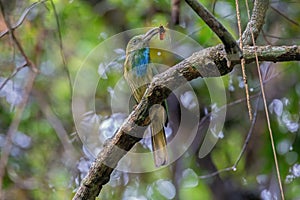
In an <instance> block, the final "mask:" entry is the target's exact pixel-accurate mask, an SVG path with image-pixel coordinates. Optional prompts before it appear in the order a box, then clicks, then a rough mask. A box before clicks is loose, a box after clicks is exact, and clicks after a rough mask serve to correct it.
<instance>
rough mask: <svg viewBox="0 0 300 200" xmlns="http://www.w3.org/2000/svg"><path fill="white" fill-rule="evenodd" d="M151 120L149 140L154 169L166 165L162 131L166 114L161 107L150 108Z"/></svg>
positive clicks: (164, 141) (163, 133) (163, 131)
mask: <svg viewBox="0 0 300 200" xmlns="http://www.w3.org/2000/svg"><path fill="white" fill-rule="evenodd" d="M150 118H151V125H150V127H151V138H152V149H153V156H154V162H155V166H156V167H160V166H162V165H165V164H167V159H168V156H167V140H166V135H165V130H164V122H165V120H166V113H165V110H164V108H163V107H162V106H160V105H157V106H154V107H152V110H151V112H150Z"/></svg>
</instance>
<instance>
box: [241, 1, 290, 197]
mask: <svg viewBox="0 0 300 200" xmlns="http://www.w3.org/2000/svg"><path fill="white" fill-rule="evenodd" d="M245 2H246V8H247V14H248V18H249V19H250V10H249V5H248V0H245ZM250 32H251V38H252V43H253V46H254V47H255V46H256V45H255V38H254V34H253V31H252V28H251V27H250ZM254 54H255V61H256V62H255V63H256V67H257V71H258V76H259V82H260V88H261V93H262V98H263V104H264V110H265V114H266V119H267V125H268V130H269V135H270V140H271V145H272V152H273V157H274V162H275V168H276V174H277V178H278V184H279V188H280V194H281V199H282V200H284V192H283V187H282V183H281V176H280V170H279V165H278V159H277V154H276V149H275V142H274V138H273V133H272V128H271V122H270V117H269V112H268V106H267V100H266V94H265V89H264V85H263V79H262V75H261V71H260V67H259V60H258V55H257V52H256V51H254Z"/></svg>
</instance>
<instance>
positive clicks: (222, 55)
mask: <svg viewBox="0 0 300 200" xmlns="http://www.w3.org/2000/svg"><path fill="white" fill-rule="evenodd" d="M254 51H255V47H245V48H244V49H243V55H244V58H245V60H246V62H247V63H250V62H253V61H254V59H255V54H254ZM256 51H257V53H258V57H259V60H260V61H271V62H281V61H300V46H280V47H271V46H261V47H256ZM226 55H227V54H226V52H225V50H224V48H223V46H222V45H219V46H216V47H211V48H207V49H204V50H201V51H199V52H196V53H194V54H193V55H192V56H190V57H189V58H187V59H186V60H184V61H182V62H180V63H178V64H177V65H175V66H173V67H172V68H170V69H168V70H167V71H165V72H164V73H162V74H159V75H157V76H155V77H154V79H153V81H152V82H151V84H150V86H149V88H148V89H147V90H146V92H145V95H144V97H143V99H142V101H141V102H140V103H139V105H138V106H137V107H136V109H135V110H134V111H133V112H132V113H131V114H130V116H129V117H128V119H127V120H126V121H125V122H124V124H123V125H122V127H121V128H120V129H119V130H118V132H117V133H116V134H115V136H114V137H113V138H112V139H111V140H109V141H108V142H107V144H106V145H105V148H104V149H103V151H102V152H101V153H100V154H99V155H98V156H97V159H96V161H95V162H94V163H93V165H92V167H91V169H90V171H89V173H88V175H87V177H86V178H85V179H84V180H83V181H82V183H81V186H80V187H79V189H78V191H77V193H76V195H75V197H74V198H73V199H74V200H75V199H76V200H79V199H95V198H96V196H98V194H99V192H100V190H101V189H102V186H103V185H104V184H106V183H107V182H108V181H109V177H110V174H111V172H112V171H113V169H114V168H115V167H116V165H117V164H118V162H119V160H120V159H121V158H122V157H123V156H124V155H125V154H126V152H127V151H129V150H130V149H131V148H132V147H133V146H134V145H135V143H137V142H138V141H139V140H140V138H141V137H142V135H143V132H144V131H143V130H145V128H141V126H143V127H145V126H147V125H148V124H149V120H147V118H148V111H149V108H150V107H151V106H152V105H154V104H158V103H161V102H162V101H163V100H164V99H165V98H166V97H167V96H168V95H169V94H170V92H171V90H172V89H175V88H177V87H178V86H180V85H182V84H183V83H185V82H186V81H190V80H192V79H195V78H198V77H208V76H222V75H225V74H228V73H229V72H230V71H231V70H232V69H233V67H234V65H236V64H239V62H240V60H239V59H238V60H230V63H231V66H230V67H228V66H227V57H226ZM135 136H136V137H135ZM120 149H122V150H124V151H120ZM108 166H110V167H108Z"/></svg>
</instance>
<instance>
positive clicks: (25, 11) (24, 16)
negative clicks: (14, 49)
mask: <svg viewBox="0 0 300 200" xmlns="http://www.w3.org/2000/svg"><path fill="white" fill-rule="evenodd" d="M46 1H48V0H43V1H39V2H35V3H33V4H31V5H30V6H29V7H28V8H26V9H25V10H24V12H23V13H22V15H21V17H20V18H19V20H18V21H17V23H16V24H15V25H13V26H11V28H10V29H9V28H8V29H6V30H5V31H2V32H1V33H0V38H2V37H3V36H4V35H6V34H8V33H9V31H10V30H15V29H17V28H18V27H19V26H21V25H22V23H23V22H24V21H25V18H26V17H27V15H28V14H29V12H30V11H31V10H32V9H33V8H35V7H36V6H37V5H38V4H40V3H44V2H46Z"/></svg>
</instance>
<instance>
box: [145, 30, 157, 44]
mask: <svg viewBox="0 0 300 200" xmlns="http://www.w3.org/2000/svg"><path fill="white" fill-rule="evenodd" d="M158 33H159V28H158V27H156V28H152V29H150V30H149V31H148V32H147V33H145V34H144V37H143V40H144V41H145V42H149V41H150V40H151V38H152V37H153V36H155V35H156V34H158Z"/></svg>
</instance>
